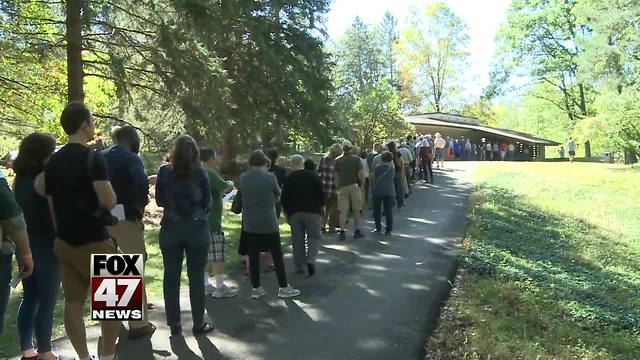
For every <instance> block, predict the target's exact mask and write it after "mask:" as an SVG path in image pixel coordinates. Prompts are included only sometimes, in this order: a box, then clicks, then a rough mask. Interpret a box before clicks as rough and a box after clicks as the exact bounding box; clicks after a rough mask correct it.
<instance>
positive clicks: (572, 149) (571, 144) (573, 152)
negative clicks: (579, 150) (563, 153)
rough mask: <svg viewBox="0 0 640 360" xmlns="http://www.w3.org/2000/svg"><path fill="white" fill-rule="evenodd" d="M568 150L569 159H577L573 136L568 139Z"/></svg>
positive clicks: (571, 160)
mask: <svg viewBox="0 0 640 360" xmlns="http://www.w3.org/2000/svg"><path fill="white" fill-rule="evenodd" d="M567 151H568V152H569V161H570V162H573V161H574V160H575V159H576V143H575V142H574V141H573V137H570V138H569V141H567Z"/></svg>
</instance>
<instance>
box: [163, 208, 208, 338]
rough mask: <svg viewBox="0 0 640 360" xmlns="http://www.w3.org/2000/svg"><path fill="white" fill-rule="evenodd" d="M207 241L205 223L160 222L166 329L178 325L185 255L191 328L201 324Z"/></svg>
mask: <svg viewBox="0 0 640 360" xmlns="http://www.w3.org/2000/svg"><path fill="white" fill-rule="evenodd" d="M210 237H211V234H210V232H209V223H208V222H207V220H206V219H198V220H178V221H165V220H163V221H162V226H161V227H160V250H161V251H162V262H163V265H164V279H163V281H162V292H163V294H164V305H165V311H166V316H167V324H168V325H169V326H172V325H180V275H181V274H182V260H183V259H184V255H185V254H186V255H187V277H188V278H189V300H190V301H191V315H192V317H193V326H194V328H197V327H199V326H201V325H202V323H203V322H204V302H205V301H204V300H205V294H204V270H205V269H204V267H205V265H206V264H207V252H208V250H209V242H210Z"/></svg>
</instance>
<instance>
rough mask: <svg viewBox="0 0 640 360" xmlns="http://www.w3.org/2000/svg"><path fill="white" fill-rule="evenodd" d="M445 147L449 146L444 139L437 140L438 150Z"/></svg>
mask: <svg viewBox="0 0 640 360" xmlns="http://www.w3.org/2000/svg"><path fill="white" fill-rule="evenodd" d="M445 146H447V142H446V141H445V140H444V139H443V138H441V137H438V138H436V148H438V149H444V147H445Z"/></svg>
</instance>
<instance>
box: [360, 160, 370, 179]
mask: <svg viewBox="0 0 640 360" xmlns="http://www.w3.org/2000/svg"><path fill="white" fill-rule="evenodd" d="M360 160H362V172H363V173H364V177H365V178H368V177H369V163H367V159H362V158H360Z"/></svg>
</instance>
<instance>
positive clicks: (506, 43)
mask: <svg viewBox="0 0 640 360" xmlns="http://www.w3.org/2000/svg"><path fill="white" fill-rule="evenodd" d="M577 2H578V0H551V1H549V0H514V1H513V2H512V4H511V7H510V8H509V10H508V13H507V21H506V23H505V24H504V25H503V26H502V27H501V28H500V30H499V31H498V35H497V42H498V54H497V58H498V59H499V62H497V63H498V64H499V65H498V66H500V67H502V66H503V67H506V69H507V70H506V71H507V72H508V73H514V72H518V71H522V72H524V74H526V75H527V76H530V77H532V78H533V79H534V80H535V81H537V82H543V83H546V84H549V85H551V86H553V87H554V89H555V91H559V92H560V93H561V95H562V97H561V99H560V101H556V100H554V99H552V98H551V97H548V96H546V95H545V94H537V95H534V96H537V97H539V98H541V99H543V100H547V101H548V103H550V104H552V105H554V106H556V107H558V108H560V109H561V110H563V111H564V112H565V114H566V116H567V117H568V119H569V124H570V125H571V126H573V125H575V123H576V122H577V121H578V120H579V119H581V118H584V117H585V116H588V115H590V114H592V113H593V110H592V109H591V108H590V106H589V105H590V103H591V102H592V101H593V91H592V87H591V86H590V84H588V83H586V82H585V81H584V80H583V79H581V77H580V76H579V74H578V63H577V61H578V57H579V56H580V54H581V53H583V52H584V49H583V48H582V47H581V38H582V37H584V36H585V35H586V34H587V32H588V28H587V27H586V26H584V25H581V24H579V23H578V22H577V18H576V15H575V7H576V4H577ZM494 73H496V74H500V73H503V71H500V70H499V69H496V70H494ZM494 80H497V81H502V82H503V83H504V80H505V77H500V76H498V77H496V78H494ZM491 87H494V88H495V83H494V86H490V88H491Z"/></svg>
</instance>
